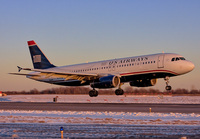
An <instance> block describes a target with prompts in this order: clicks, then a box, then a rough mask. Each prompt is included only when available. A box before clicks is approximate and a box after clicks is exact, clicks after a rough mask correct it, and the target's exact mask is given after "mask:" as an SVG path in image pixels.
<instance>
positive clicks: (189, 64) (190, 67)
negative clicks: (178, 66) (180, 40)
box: [183, 61, 195, 73]
mask: <svg viewBox="0 0 200 139" xmlns="http://www.w3.org/2000/svg"><path fill="white" fill-rule="evenodd" d="M183 67H184V69H185V73H188V72H190V71H192V70H193V69H194V67H195V66H194V64H193V63H192V62H190V61H187V62H186V63H185V65H184V66H183Z"/></svg>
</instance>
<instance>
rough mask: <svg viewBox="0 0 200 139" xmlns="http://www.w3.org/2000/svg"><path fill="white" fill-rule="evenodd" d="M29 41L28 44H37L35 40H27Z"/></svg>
mask: <svg viewBox="0 0 200 139" xmlns="http://www.w3.org/2000/svg"><path fill="white" fill-rule="evenodd" d="M27 43H28V46H33V45H36V43H35V41H34V40H30V41H27Z"/></svg>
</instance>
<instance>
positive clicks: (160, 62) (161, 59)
mask: <svg viewBox="0 0 200 139" xmlns="http://www.w3.org/2000/svg"><path fill="white" fill-rule="evenodd" d="M164 57H165V55H160V56H158V68H164Z"/></svg>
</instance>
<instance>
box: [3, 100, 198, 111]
mask: <svg viewBox="0 0 200 139" xmlns="http://www.w3.org/2000/svg"><path fill="white" fill-rule="evenodd" d="M150 108H151V112H158V113H170V112H173V113H200V111H199V110H200V104H152V103H128V104H127V103H46V102H0V110H43V111H96V112H97V111H99V112H104V111H111V112H149V111H150Z"/></svg>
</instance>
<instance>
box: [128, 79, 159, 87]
mask: <svg viewBox="0 0 200 139" xmlns="http://www.w3.org/2000/svg"><path fill="white" fill-rule="evenodd" d="M156 83H157V79H145V80H136V81H132V82H130V86H136V87H148V86H154V85H155V84H156Z"/></svg>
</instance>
